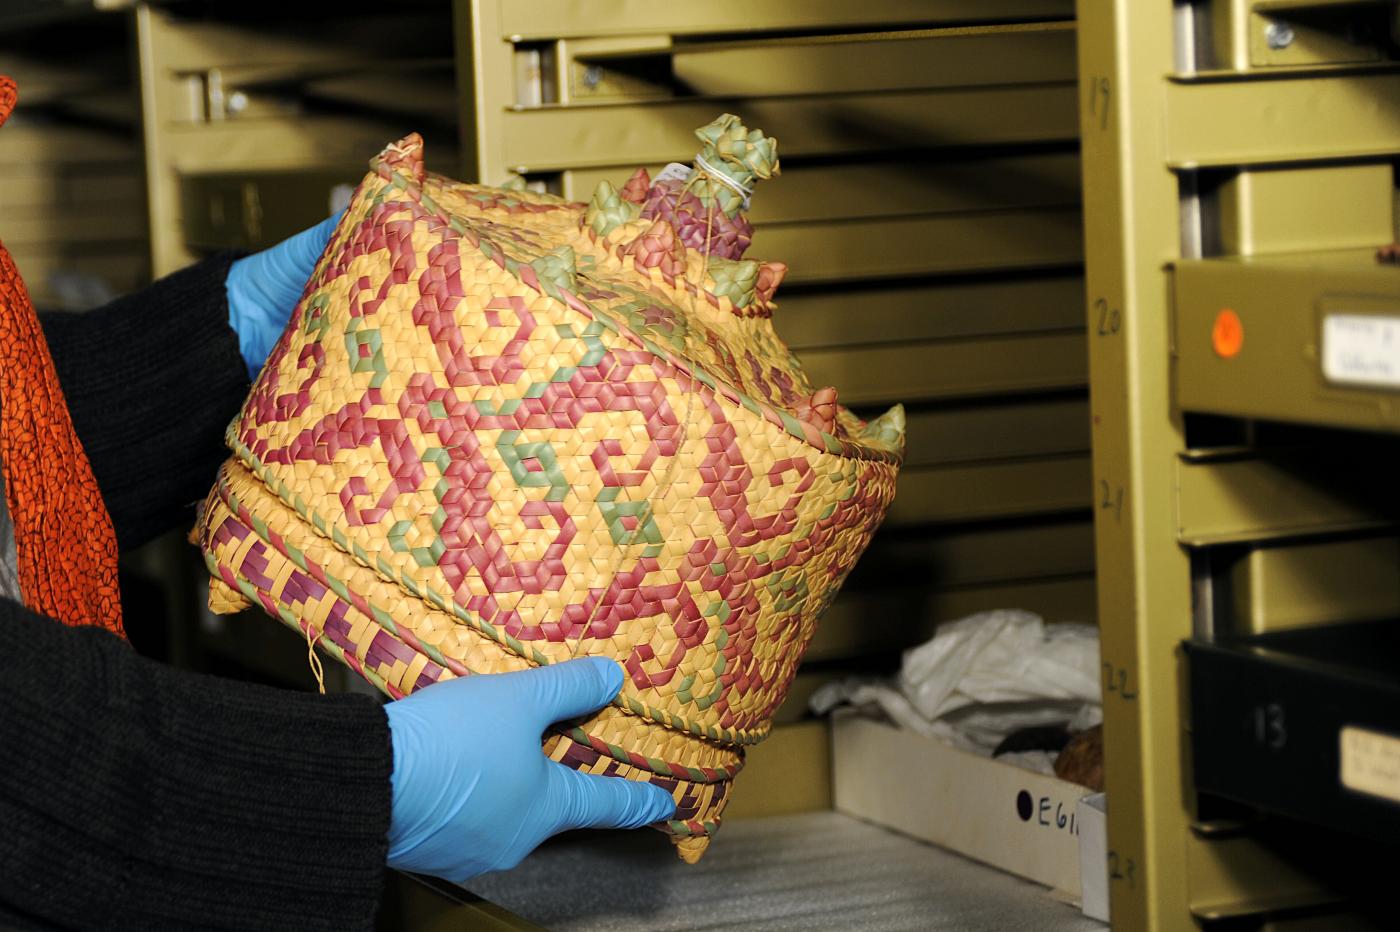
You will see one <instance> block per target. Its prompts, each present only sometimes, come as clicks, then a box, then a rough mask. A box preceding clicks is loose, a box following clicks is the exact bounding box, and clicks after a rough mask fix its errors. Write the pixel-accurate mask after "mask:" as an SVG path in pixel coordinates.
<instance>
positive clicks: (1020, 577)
mask: <svg viewBox="0 0 1400 932" xmlns="http://www.w3.org/2000/svg"><path fill="white" fill-rule="evenodd" d="M867 552H868V553H869V558H868V559H866V560H863V561H862V562H861V563H859V564H858V565H857V567H856V569H855V571H854V572H853V573H852V575H851V578H850V587H849V588H848V589H846V590H842V596H841V597H842V598H845V594H846V593H847V592H852V593H860V592H862V591H863V590H869V589H884V588H890V589H895V588H900V587H907V586H911V585H917V584H927V585H928V586H929V587H930V588H931V589H940V588H945V589H946V588H954V587H958V586H982V585H989V584H992V583H1009V582H1019V581H1024V580H1027V579H1044V578H1047V577H1056V576H1082V575H1088V574H1090V573H1092V572H1093V570H1094V529H1093V525H1092V524H1091V523H1090V521H1089V518H1088V516H1087V514H1085V513H1083V512H1081V513H1080V514H1078V515H1075V516H1073V517H1072V518H1069V519H1066V520H1062V521H1054V522H1049V523H1037V524H1012V525H1002V524H989V525H973V526H965V527H960V528H947V527H941V528H938V529H936V531H935V532H934V533H930V534H921V535H897V536H896V535H885V536H879V537H876V539H875V541H874V543H872V544H871V545H870V550H869V551H867ZM838 601H839V600H838Z"/></svg>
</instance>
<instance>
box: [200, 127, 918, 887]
mask: <svg viewBox="0 0 1400 932" xmlns="http://www.w3.org/2000/svg"><path fill="white" fill-rule="evenodd" d="M697 135H698V136H699V137H700V139H701V141H702V143H704V151H703V152H702V154H701V155H702V157H703V158H702V159H701V161H699V162H698V163H697V164H702V165H704V166H705V171H697V172H696V173H695V174H693V175H691V176H690V177H689V178H688V179H685V178H663V179H662V180H660V181H659V182H658V183H657V184H654V185H653V184H651V183H650V180H649V179H648V178H647V177H646V173H645V172H640V171H639V172H638V174H637V175H634V176H633V178H632V180H631V181H629V182H628V184H627V185H626V186H624V188H623V189H622V190H621V191H618V190H615V189H614V188H613V187H612V186H611V185H609V184H607V183H606V182H605V183H603V184H601V185H599V189H598V191H597V192H596V193H595V195H594V198H593V201H592V202H591V203H590V204H588V205H584V204H575V203H569V202H566V201H563V200H561V199H559V198H557V197H552V196H549V195H545V194H532V193H527V192H524V191H519V190H504V189H498V188H487V187H480V186H476V185H467V184H460V183H458V182H454V181H451V180H448V179H446V178H441V177H438V176H436V175H431V174H427V173H425V171H424V169H423V159H422V155H423V153H422V141H421V139H419V138H418V137H417V136H416V135H413V136H409V137H407V138H406V139H404V140H401V141H400V142H398V143H396V144H394V145H392V146H389V147H388V148H387V149H385V150H384V152H383V153H381V154H380V156H379V157H378V158H376V159H375V160H374V161H373V162H372V163H371V164H372V167H373V171H372V172H371V173H370V174H369V175H367V176H366V177H365V179H364V181H362V182H361V183H360V186H359V188H358V189H357V191H356V193H355V196H354V199H353V201H352V203H351V205H350V208H349V210H348V211H347V212H346V214H345V217H344V219H343V220H342V221H341V223H340V225H339V227H338V228H337V229H336V231H335V233H334V234H333V236H332V237H331V241H330V243H329V245H328V246H327V248H326V252H325V254H324V255H323V256H322V258H321V260H320V262H319V263H318V265H317V266H316V269H315V272H314V274H313V276H312V278H311V281H310V283H309V284H308V286H307V290H306V293H305V295H304V296H303V298H302V301H301V303H300V305H299V306H298V308H297V310H296V312H295V314H294V315H293V317H292V320H291V322H290V324H289V325H288V327H287V330H286V332H285V333H284V334H283V336H282V339H281V341H280V342H279V343H278V345H277V347H276V348H275V349H274V350H273V353H272V355H271V357H270V358H269V359H268V362H267V365H266V367H265V368H264V370H263V372H262V374H261V375H260V376H259V378H258V380H257V382H256V384H255V385H254V386H253V390H252V393H251V395H250V397H249V399H248V402H247V404H246V405H245V406H244V409H243V412H242V414H241V415H240V417H239V418H238V419H237V420H236V421H235V422H234V423H233V425H232V426H231V427H230V429H229V434H228V442H229V446H230V447H231V448H232V449H233V451H234V454H235V455H234V456H233V458H231V459H230V460H229V461H228V462H227V463H226V464H225V465H224V467H223V469H222V471H221V473H220V475H219V480H218V483H217V485H216V486H215V488H214V489H213V491H212V492H211V493H210V496H209V499H208V502H207V505H206V508H205V511H204V514H203V517H202V519H201V523H200V527H199V528H198V529H197V530H198V534H199V539H200V543H201V546H202V548H203V551H204V554H205V558H206V561H207V563H208V565H209V569H210V572H211V573H212V574H213V577H214V578H213V580H212V581H211V584H210V604H211V606H212V607H213V608H214V610H215V611H236V610H239V609H241V608H244V607H246V606H248V605H249V604H250V603H251V604H257V605H260V606H262V607H263V608H265V609H266V610H267V611H268V612H270V613H271V614H273V615H274V616H276V617H278V618H280V619H282V620H283V621H284V622H286V623H287V624H288V625H291V626H294V627H296V628H298V629H299V630H301V631H303V632H304V634H305V636H306V637H308V638H316V639H319V640H318V643H319V644H320V645H321V646H322V647H325V648H326V649H328V650H329V651H330V652H331V653H333V654H335V655H336V656H338V657H340V658H341V659H342V660H343V661H344V662H345V663H347V664H349V665H350V667H352V668H353V669H354V670H356V671H357V672H359V673H361V674H363V675H364V676H365V677H366V678H367V679H369V680H370V681H371V682H373V683H374V684H375V685H376V686H378V687H379V688H381V689H382V690H384V691H385V692H386V693H388V694H389V695H391V696H396V697H397V696H402V695H404V694H406V693H408V692H411V691H413V690H414V689H417V688H419V687H422V686H425V685H427V684H429V683H432V682H434V681H436V680H438V679H442V678H444V677H448V676H453V675H465V674H469V673H492V672H498V671H506V670H520V669H524V668H526V667H529V666H533V665H538V664H546V663H555V662H558V661H562V660H565V659H568V658H570V657H574V656H582V655H595V656H604V657H611V658H614V659H616V660H617V661H619V662H620V663H621V664H622V665H623V667H624V669H625V670H626V673H627V675H628V676H627V683H626V685H625V686H624V688H623V691H622V695H621V696H620V697H619V698H618V700H617V701H616V702H615V703H614V704H613V705H612V706H611V707H609V708H608V709H606V710H604V711H603V712H602V713H600V714H598V715H596V716H593V717H592V718H589V719H588V720H586V721H582V722H576V723H570V724H565V725H561V726H559V728H558V729H557V730H556V731H554V732H552V733H551V734H549V735H548V736H547V737H546V740H545V744H544V746H545V750H546V752H547V753H548V754H549V755H550V756H551V757H553V758H554V759H556V760H560V761H563V762H564V763H566V764H568V765H569V766H571V767H575V768H577V769H579V770H584V771H588V772H590V773H604V774H615V775H618V776H623V777H626V778H628V779H633V780H648V781H651V782H653V783H656V784H658V785H660V786H662V787H665V788H666V789H667V790H668V791H670V792H671V793H672V794H673V795H674V796H675V798H676V800H677V803H678V806H679V812H678V814H677V818H676V820H675V821H673V822H670V823H669V824H668V825H667V826H666V829H667V831H669V832H670V833H671V834H672V835H673V836H674V840H675V841H676V843H677V844H678V845H679V847H680V853H681V855H682V857H684V858H685V859H686V860H689V861H694V860H695V859H697V858H699V856H700V854H701V853H702V852H703V850H704V848H705V845H706V844H707V843H708V841H709V835H710V834H711V833H713V832H714V831H715V829H716V828H717V827H718V825H719V821H720V814H721V812H722V811H723V809H724V804H725V801H726V799H727V798H728V793H729V788H730V784H731V781H732V780H733V778H734V776H735V774H736V773H737V772H738V771H739V769H740V767H741V766H742V765H743V759H744V754H743V748H744V746H746V745H750V744H754V743H756V742H758V741H761V740H762V739H763V738H764V736H765V735H766V734H767V733H768V730H769V728H770V725H771V720H772V716H773V713H774V711H775V710H776V709H777V707H778V705H779V704H780V703H781V702H782V700H783V696H784V695H785V693H786V691H787V688H788V686H789V684H790V683H791V681H792V677H793V674H794V672H795V670H796V668H797V664H798V661H799V660H800V659H801V656H802V653H803V650H804V649H805V648H806V645H807V643H808V641H809V640H810V638H811V635H812V631H813V628H814V626H815V624H816V621H817V618H818V616H819V615H820V614H821V612H822V610H823V609H824V608H825V607H826V605H827V604H828V603H829V602H830V601H831V599H832V598H833V596H834V595H835V593H836V590H837V588H838V587H839V585H840V584H841V581H842V580H843V579H844V578H845V576H846V574H847V572H849V570H850V569H851V567H852V565H853V564H854V563H855V560H856V558H857V557H858V556H859V554H860V553H861V551H862V550H863V549H864V547H865V546H866V544H867V543H868V542H869V540H870V536H871V534H872V533H874V531H875V528H876V526H877V525H878V524H879V523H880V520H881V518H882V517H883V515H884V513H885V510H886V509H887V508H888V506H889V503H890V499H891V498H892V497H893V495H894V484H895V472H896V469H897V467H898V464H899V460H900V456H901V454H902V450H903V443H904V418H903V412H902V410H900V409H899V408H895V409H894V410H892V411H891V412H890V413H888V414H886V415H885V416H883V417H881V418H879V419H878V420H876V421H872V422H871V423H869V424H863V423H862V422H860V421H859V420H857V419H856V418H855V417H854V416H853V415H851V414H850V412H848V411H846V410H845V409H843V408H840V407H839V406H838V405H836V402H835V391H834V390H833V389H823V390H821V391H819V392H814V390H813V387H812V386H811V385H810V384H809V383H808V380H807V378H806V376H805V374H804V373H803V371H802V369H801V367H800V366H799V364H798V363H797V361H796V360H795V359H794V358H793V357H792V355H791V354H790V353H789V352H788V350H787V348H786V347H785V346H783V344H782V343H781V341H779V340H778V338H777V336H776V335H775V334H774V332H773V329H772V326H771V322H770V320H769V316H770V313H771V310H772V307H773V305H772V295H773V290H774V288H776V287H777V284H778V281H779V280H780V279H781V277H782V273H783V271H785V269H784V267H783V266H782V265H781V264H780V263H756V262H752V261H745V260H742V259H741V256H742V253H743V249H744V247H745V246H746V245H747V244H748V240H749V236H750V229H749V226H748V223H747V221H746V220H745V219H744V217H743V214H742V209H743V206H744V203H745V201H746V199H747V191H746V189H751V188H752V185H753V183H754V182H755V181H756V180H758V179H761V178H766V177H768V176H769V175H771V174H774V173H776V170H777V158H776V151H775V150H776V146H775V143H774V142H773V140H770V139H766V138H765V137H763V136H762V134H760V133H757V132H752V133H751V132H749V131H748V130H747V129H745V128H744V127H743V126H742V125H741V124H740V123H739V121H738V120H737V119H736V118H734V117H732V116H728V115H726V116H725V117H722V118H721V119H720V120H717V121H716V122H715V123H713V124H711V125H710V126H708V127H705V128H703V129H701V130H700V131H698V133H697ZM698 158H700V157H698ZM718 172H722V173H723V174H724V175H725V177H723V178H715V177H714V176H713V173H718ZM707 248H708V252H707ZM851 310H852V313H859V308H858V307H853V308H852V309H851ZM443 740H452V738H451V736H449V735H444V736H443Z"/></svg>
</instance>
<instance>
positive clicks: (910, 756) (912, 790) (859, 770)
mask: <svg viewBox="0 0 1400 932" xmlns="http://www.w3.org/2000/svg"><path fill="white" fill-rule="evenodd" d="M832 772H833V794H834V798H835V808H836V810H837V811H838V812H844V813H846V814H847V815H852V816H855V817H856V818H859V819H865V820H866V821H869V822H875V823H877V824H879V825H883V826H885V827H887V828H891V829H894V830H895V831H897V832H900V833H902V834H905V835H912V836H914V837H915V838H919V839H922V840H924V841H930V842H933V843H934V844H936V845H939V846H941V847H944V848H948V849H950V850H952V851H956V852H958V853H959V854H963V855H966V856H967V857H970V858H973V859H975V860H978V861H982V862H983V863H986V864H990V865H991V866H993V867H997V868H1000V869H1002V870H1005V871H1009V872H1011V873H1013V874H1016V875H1018V876H1021V877H1025V878H1026V879H1028V880H1033V881H1035V882H1036V883H1042V884H1045V885H1046V886H1048V887H1052V888H1054V889H1056V890H1059V891H1063V892H1064V893H1066V894H1068V895H1070V896H1072V897H1074V898H1078V897H1079V895H1080V868H1079V859H1080V850H1079V844H1080V833H1081V826H1080V816H1079V812H1078V803H1079V800H1080V798H1081V797H1084V796H1086V795H1088V794H1089V790H1088V789H1086V788H1085V787H1082V786H1079V785H1078V784H1074V783H1067V782H1065V781H1064V780H1057V779H1056V778H1054V777H1048V776H1044V775H1043V774H1038V773H1032V772H1030V771H1028V770H1022V769H1021V768H1019V767H1014V766H1012V765H1010V764H1004V763H1002V762H1000V761H997V760H993V759H992V758H989V757H981V756H979V755H977V754H972V753H970V752H967V751H961V750H958V749H957V748H954V747H951V746H949V745H947V744H944V743H943V742H941V741H935V740H932V739H929V738H924V737H922V736H920V735H917V734H913V733H911V732H908V731H901V730H899V729H897V728H895V727H894V726H892V725H887V724H885V723H883V722H877V721H872V720H870V719H866V718H861V717H860V716H858V715H854V714H849V713H847V714H838V715H837V716H835V717H834V718H833V721H832ZM1098 826H1099V830H1102V823H1101V822H1099V823H1098ZM1101 844H1102V843H1101Z"/></svg>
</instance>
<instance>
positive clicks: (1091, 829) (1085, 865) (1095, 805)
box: [1079, 793, 1108, 922]
mask: <svg viewBox="0 0 1400 932" xmlns="http://www.w3.org/2000/svg"><path fill="white" fill-rule="evenodd" d="M1105 799H1106V797H1105V796H1104V794H1103V793H1094V794H1093V795H1092V796H1084V797H1082V798H1081V799H1080V800H1079V908H1080V909H1082V910H1083V911H1084V915H1086V916H1088V917H1089V918H1090V919H1097V920H1099V921H1100V922H1108V805H1107V803H1106V802H1105Z"/></svg>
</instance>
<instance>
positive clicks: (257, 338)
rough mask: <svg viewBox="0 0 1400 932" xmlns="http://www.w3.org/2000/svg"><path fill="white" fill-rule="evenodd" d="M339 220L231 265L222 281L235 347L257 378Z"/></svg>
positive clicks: (315, 227)
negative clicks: (236, 344) (236, 338)
mask: <svg viewBox="0 0 1400 932" xmlns="http://www.w3.org/2000/svg"><path fill="white" fill-rule="evenodd" d="M342 213H343V211H342ZM339 222H340V214H336V215H335V216H334V217H330V218H328V219H326V220H322V221H321V222H320V223H318V224H316V225H315V226H314V227H312V228H311V229H309V230H302V231H301V232H300V233H298V234H297V235H296V236H293V237H290V238H288V239H284V240H283V241H282V242H280V243H278V244H277V245H276V246H271V247H269V248H267V249H264V250H263V251H262V252H255V253H253V254H252V255H251V256H245V257H243V258H242V259H239V260H237V261H236V262H234V263H233V265H231V266H229V270H228V277H227V278H225V279H224V289H225V290H226V291H227V292H228V323H229V326H230V327H232V328H233V330H234V332H235V333H237V334H238V351H239V352H240V353H242V354H243V361H244V362H245V363H247V365H248V374H249V375H250V376H256V375H257V374H258V370H259V369H261V368H262V367H263V363H264V362H266V361H267V354H268V353H270V352H272V346H273V344H274V343H276V342H277V338H278V337H280V336H281V335H282V331H283V329H284V328H285V327H286V326H287V321H288V319H290V318H291V316H292V309H293V308H295V307H296V305H297V299H298V298H300V297H301V293H302V290H303V289H305V288H306V280H307V279H308V278H310V277H311V270H312V269H313V268H315V267H316V260H317V259H319V258H320V257H321V251H322V250H323V249H325V248H326V241H327V240H329V239H330V237H331V231H332V230H334V229H335V225H336V224H337V223H339Z"/></svg>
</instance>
